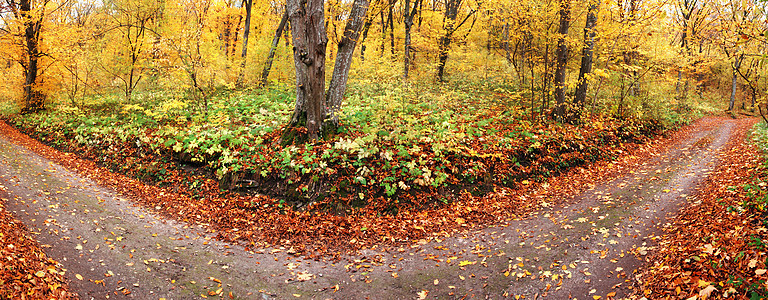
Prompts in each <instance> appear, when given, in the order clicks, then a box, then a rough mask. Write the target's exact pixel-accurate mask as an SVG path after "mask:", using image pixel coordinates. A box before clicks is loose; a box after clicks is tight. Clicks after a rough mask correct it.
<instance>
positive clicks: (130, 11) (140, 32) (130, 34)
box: [102, 0, 163, 100]
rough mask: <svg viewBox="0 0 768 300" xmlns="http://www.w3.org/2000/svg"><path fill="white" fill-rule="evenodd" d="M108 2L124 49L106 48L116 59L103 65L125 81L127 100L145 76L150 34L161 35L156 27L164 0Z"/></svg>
mask: <svg viewBox="0 0 768 300" xmlns="http://www.w3.org/2000/svg"><path fill="white" fill-rule="evenodd" d="M108 4H109V5H108V6H107V9H108V13H109V17H110V18H111V19H112V24H111V26H112V30H116V31H117V33H118V37H115V38H116V39H119V40H121V41H122V44H121V45H120V46H121V47H122V48H118V49H110V48H104V49H105V51H110V52H109V54H107V53H105V55H106V56H109V55H114V59H115V60H112V61H108V62H106V63H104V64H102V68H103V69H104V70H105V71H107V72H108V73H110V74H112V76H114V77H115V78H116V79H118V80H120V81H121V82H122V83H123V87H122V89H123V95H124V96H125V99H126V100H130V99H131V95H132V94H133V91H134V90H135V89H136V87H137V86H138V84H139V82H140V81H141V80H142V79H143V78H144V75H145V74H144V68H145V67H146V64H145V61H146V60H147V56H148V51H147V48H148V45H147V35H148V34H154V35H155V37H159V34H158V33H157V31H155V27H156V26H157V23H159V21H160V18H161V16H162V11H163V3H162V2H156V1H151V0H141V1H129V0H115V1H111V2H109V3H108ZM105 42H107V41H105Z"/></svg>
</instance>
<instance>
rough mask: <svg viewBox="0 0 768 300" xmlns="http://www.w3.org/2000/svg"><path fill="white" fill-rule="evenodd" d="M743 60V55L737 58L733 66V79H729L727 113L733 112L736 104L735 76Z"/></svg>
mask: <svg viewBox="0 0 768 300" xmlns="http://www.w3.org/2000/svg"><path fill="white" fill-rule="evenodd" d="M743 58H744V56H743V55H742V56H740V57H737V58H736V61H735V62H734V64H733V79H731V101H730V103H728V111H733V105H734V104H736V75H737V73H738V69H739V68H740V67H741V60H742V59H743Z"/></svg>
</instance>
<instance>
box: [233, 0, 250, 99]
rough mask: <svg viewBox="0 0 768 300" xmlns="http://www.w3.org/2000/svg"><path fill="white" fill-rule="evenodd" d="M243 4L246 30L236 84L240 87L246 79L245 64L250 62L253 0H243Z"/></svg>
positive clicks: (244, 31)
mask: <svg viewBox="0 0 768 300" xmlns="http://www.w3.org/2000/svg"><path fill="white" fill-rule="evenodd" d="M243 4H245V29H244V30H243V52H242V53H241V55H240V58H241V59H242V60H243V61H242V62H240V71H239V74H238V75H237V82H236V85H237V86H238V87H242V86H243V80H244V79H245V64H246V62H247V60H248V35H250V33H251V8H252V7H253V0H243Z"/></svg>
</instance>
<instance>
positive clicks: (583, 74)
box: [573, 0, 600, 121]
mask: <svg viewBox="0 0 768 300" xmlns="http://www.w3.org/2000/svg"><path fill="white" fill-rule="evenodd" d="M599 5H600V2H599V0H592V1H590V2H589V8H588V10H587V21H586V24H585V25H584V48H583V49H582V52H581V67H580V68H579V81H578V83H577V85H576V93H575V95H574V98H573V104H574V106H575V108H576V111H575V112H574V116H573V118H574V120H573V121H576V120H577V119H579V118H581V111H582V109H583V108H584V102H585V101H586V98H587V87H588V86H589V82H587V74H589V73H592V54H593V52H594V49H595V25H596V24H597V12H598V9H599Z"/></svg>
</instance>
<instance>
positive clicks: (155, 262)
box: [0, 117, 764, 299]
mask: <svg viewBox="0 0 768 300" xmlns="http://www.w3.org/2000/svg"><path fill="white" fill-rule="evenodd" d="M754 123H755V120H754V119H739V120H733V119H728V118H720V117H708V118H704V119H701V120H699V121H697V122H695V123H693V124H692V125H689V126H686V127H684V128H682V129H681V130H678V131H676V132H675V133H673V134H672V135H671V136H670V137H668V138H661V139H659V140H656V141H654V142H652V143H647V144H644V145H642V146H639V147H637V148H635V149H628V151H625V153H624V154H622V155H620V157H619V158H618V159H616V160H614V161H603V162H597V163H593V164H591V165H589V166H588V167H586V168H577V169H575V170H572V171H570V172H568V173H565V174H563V175H560V176H558V177H554V178H550V179H549V180H547V181H545V182H542V183H532V184H531V185H530V187H528V188H527V189H526V190H525V192H524V193H520V194H518V195H515V197H518V198H519V199H518V200H520V201H522V202H526V203H532V205H534V206H535V207H534V208H533V209H531V212H530V214H527V215H524V216H522V217H517V218H509V219H503V220H500V221H498V222H496V223H495V224H493V225H491V226H482V227H480V226H478V227H472V226H469V227H467V229H466V230H463V231H458V232H454V233H450V234H445V233H438V234H433V235H431V238H429V239H422V240H418V241H414V242H413V243H411V244H409V245H404V246H402V247H396V248H382V249H383V250H382V249H375V248H374V249H364V250H361V251H360V252H359V253H358V254H347V255H342V256H341V257H340V259H339V258H322V257H320V258H315V259H308V258H306V257H303V256H300V255H298V254H296V253H295V251H293V249H290V248H287V247H254V246H253V245H250V247H247V246H248V245H246V246H243V245H238V244H231V243H227V242H223V241H220V240H218V239H217V238H216V233H214V232H212V230H211V229H210V228H208V227H206V226H205V224H199V223H188V222H183V221H177V220H174V219H170V218H167V217H166V216H162V215H160V214H158V213H157V211H158V210H159V208H157V207H145V206H143V205H140V204H139V202H138V201H135V200H133V199H131V198H130V197H127V196H122V195H121V194H120V193H118V192H116V191H115V190H113V189H111V188H108V187H105V186H103V185H100V184H99V183H97V180H94V179H93V178H97V177H99V176H108V174H107V173H108V172H107V171H105V170H103V169H98V168H97V169H89V170H85V171H82V170H77V169H68V168H65V167H63V166H62V165H60V164H59V163H61V164H63V165H67V164H66V163H62V160H66V159H74V155H71V154H57V155H50V153H51V152H54V151H55V150H52V149H50V148H48V147H47V146H44V145H42V144H39V143H36V142H35V141H33V140H31V139H29V138H28V137H26V136H23V135H21V134H19V133H18V132H17V131H15V130H13V129H11V128H10V127H8V126H7V125H5V124H0V126H2V128H1V129H2V130H0V132H2V135H0V185H2V186H1V187H2V188H0V190H1V191H0V198H2V199H3V201H5V207H6V210H8V211H11V212H13V214H14V215H15V217H16V218H17V219H19V220H21V221H22V222H23V223H24V224H26V226H27V227H28V228H29V230H30V232H31V233H32V235H34V237H35V238H36V239H37V240H38V241H39V243H40V245H41V247H42V248H43V249H44V251H45V252H46V253H47V254H48V256H49V257H51V258H52V259H54V260H55V261H57V262H58V263H60V264H61V265H60V266H59V268H60V271H57V272H55V273H56V274H62V275H63V277H64V278H65V280H66V282H67V283H68V285H69V289H70V290H71V291H73V292H75V293H77V294H78V295H79V297H80V298H81V299H104V298H106V297H109V298H114V297H118V298H120V297H129V298H137V299H152V298H154V299H159V298H168V299H188V298H199V297H225V298H235V299H253V298H259V297H260V298H264V299H272V298H277V299H287V298H302V299H303V298H322V299H325V298H334V299H361V298H370V299H412V298H422V299H424V298H440V299H452V298H455V299H460V298H470V299H480V298H487V297H490V298H494V299H495V298H502V297H508V298H515V299H518V298H526V299H537V298H540V297H547V298H550V299H565V298H577V299H589V298H592V299H599V298H614V297H615V298H623V297H640V296H641V295H645V296H646V297H649V298H654V294H649V293H652V292H651V291H648V292H646V289H645V288H644V287H643V285H642V277H641V275H640V273H639V271H638V268H641V267H643V266H644V264H643V262H644V261H646V260H648V261H651V259H650V257H651V256H652V254H653V253H654V251H655V249H656V247H657V246H658V245H657V240H659V239H661V235H660V233H661V231H660V229H659V226H658V225H668V224H669V223H670V222H672V221H671V219H673V218H675V217H676V216H677V214H678V212H679V211H680V210H681V208H683V207H686V206H687V205H688V204H689V203H696V201H697V199H698V198H699V197H701V196H702V195H700V194H699V192H698V191H699V190H700V189H702V188H705V187H706V185H707V184H706V182H707V178H708V176H710V174H712V173H713V172H715V170H716V167H717V166H718V165H721V164H726V163H728V162H727V161H723V160H722V158H721V154H722V153H725V152H727V151H728V150H730V149H732V148H733V147H735V146H736V145H739V144H742V143H744V141H745V139H746V134H747V131H748V129H749V128H751V126H752V125H753V124H754ZM30 149H32V150H30ZM46 157H48V158H46ZM729 157H730V156H729ZM49 158H56V160H57V162H54V161H52V160H49ZM84 173H88V174H84ZM503 192H504V191H500V193H503ZM457 222H461V221H460V220H457ZM678 234H679V233H678ZM753 265H754V264H753ZM760 266H762V263H761V264H760ZM753 267H754V266H753ZM644 268H645V269H641V270H645V271H644V272H646V273H644V274H649V273H647V269H648V267H644ZM51 273H52V274H53V272H51ZM763 273H764V272H763ZM43 275H45V274H43ZM759 275H762V274H759ZM688 292H691V291H688ZM692 292H693V293H694V294H695V293H697V292H698V291H692ZM678 294H680V292H678ZM683 295H687V294H686V293H684V294H681V295H680V296H683ZM656 296H658V295H656Z"/></svg>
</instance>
